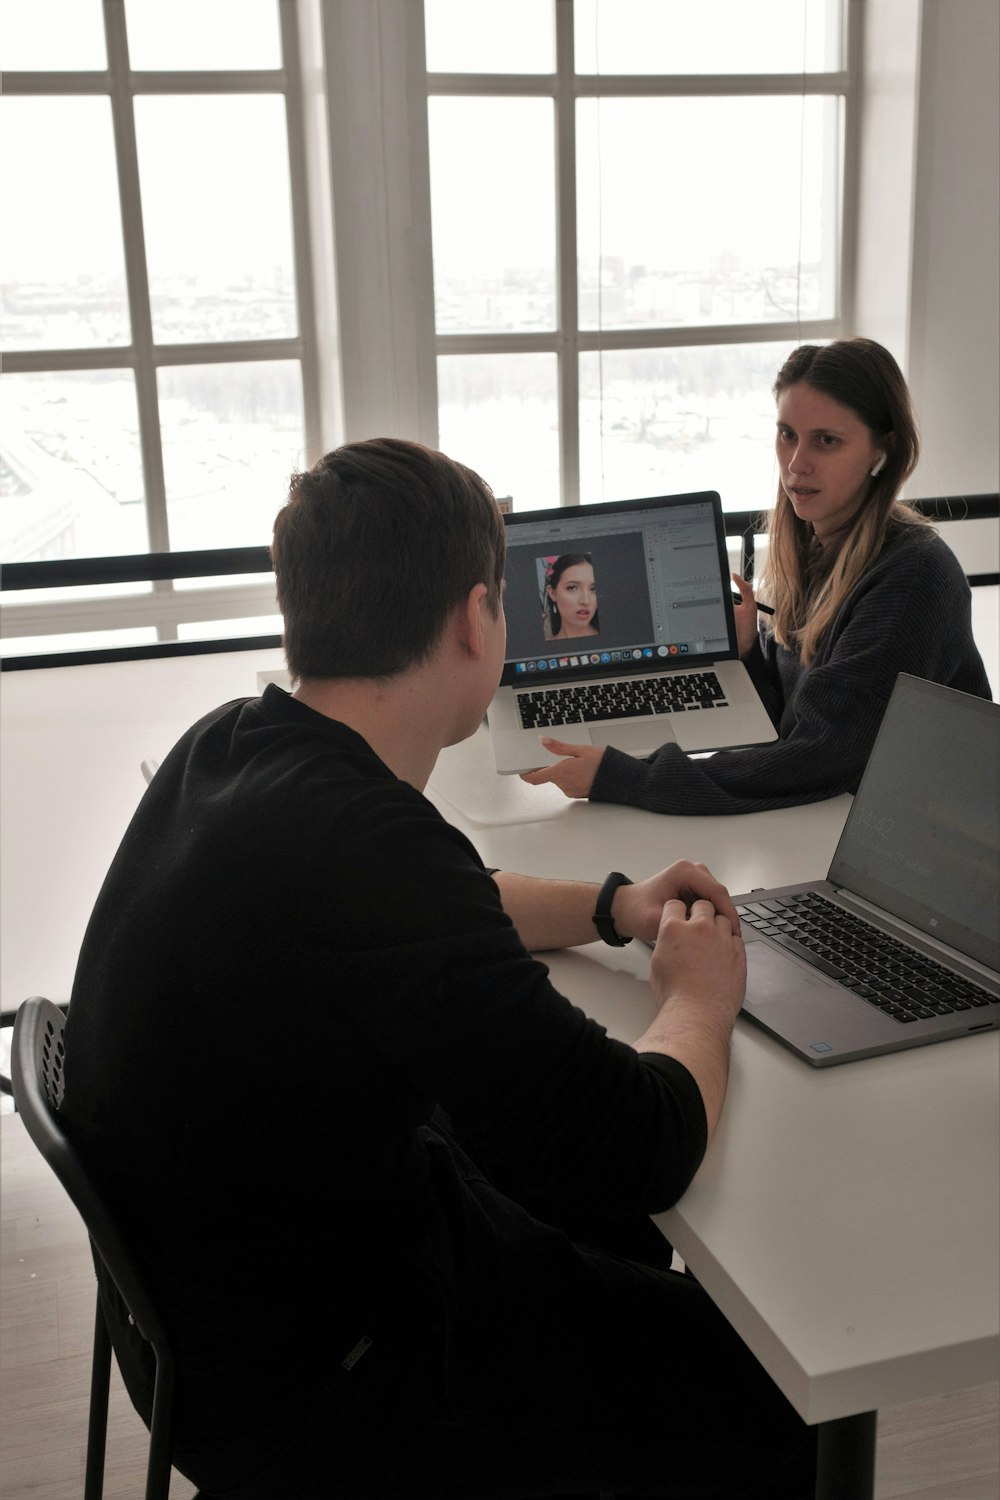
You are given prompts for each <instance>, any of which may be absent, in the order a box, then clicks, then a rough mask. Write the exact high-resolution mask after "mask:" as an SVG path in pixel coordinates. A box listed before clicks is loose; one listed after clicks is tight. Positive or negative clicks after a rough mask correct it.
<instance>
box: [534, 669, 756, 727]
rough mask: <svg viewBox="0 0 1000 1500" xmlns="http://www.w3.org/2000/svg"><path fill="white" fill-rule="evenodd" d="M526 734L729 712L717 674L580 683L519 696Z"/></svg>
mask: <svg viewBox="0 0 1000 1500" xmlns="http://www.w3.org/2000/svg"><path fill="white" fill-rule="evenodd" d="M516 697H517V704H518V708H519V709H520V713H521V726H522V728H524V729H553V728H555V727H556V726H557V725H559V724H589V723H593V722H595V721H598V720H603V719H638V718H645V717H647V716H648V715H649V714H679V713H690V712H691V711H692V710H694V709H703V708H725V707H726V706H727V705H726V698H725V694H724V693H723V691H722V684H721V683H720V682H719V679H718V677H717V676H716V675H715V673H714V672H710V671H700V672H670V673H668V674H667V675H665V676H651V677H634V678H630V679H628V680H626V681H624V682H592V683H586V682H584V683H580V684H579V685H578V686H574V687H564V688H545V689H542V690H540V691H539V692H535V693H517V694H516Z"/></svg>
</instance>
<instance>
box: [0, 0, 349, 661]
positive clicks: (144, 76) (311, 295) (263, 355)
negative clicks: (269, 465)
mask: <svg viewBox="0 0 1000 1500" xmlns="http://www.w3.org/2000/svg"><path fill="white" fill-rule="evenodd" d="M277 4H278V14H279V22H280V36H281V52H282V66H281V67H280V68H276V69H254V70H227V71H214V70H207V69H202V70H197V71H190V72H187V71H184V72H181V71H173V70H172V71H170V72H152V71H142V70H135V69H132V68H131V67H130V64H129V57H128V46H127V38H126V28H125V8H124V0H101V5H102V11H103V19H104V29H105V39H106V45H107V58H108V66H107V67H106V68H105V69H103V70H100V71H86V72H74V71H62V70H59V71H54V72H9V73H6V74H5V76H4V90H5V92H6V94H7V95H8V96H9V97H18V98H32V97H33V98H39V97H66V96H68V95H72V96H77V97H91V98H108V99H109V100H110V104H111V116H112V129H113V136H114V147H115V159H116V171H117V180H118V189H119V202H120V210H121V218H122V237H123V243H124V257H125V279H126V288H127V297H128V309H129V321H130V331H131V339H130V342H129V343H128V344H119V345H112V346H110V347H101V348H86V349H40V350H16V349H13V350H8V351H6V352H5V355H4V368H5V370H6V372H7V373H8V374H32V373H60V372H66V371H80V370H84V371H89V370H130V371H131V372H132V374H133V378H134V381H135V393H136V405H137V415H138V426H139V438H140V449H141V456H142V471H143V481H144V490H145V513H146V525H147V532H148V537H149V550H150V551H151V552H167V551H169V550H170V547H169V526H168V519H167V495H166V485H165V480H164V469H163V446H162V441H161V434H160V415H159V404H158V397H157V378H156V377H157V371H158V370H160V369H165V368H168V367H170V366H172V365H206V364H222V363H225V364H231V363H248V362H251V361H260V360H286V361H291V362H293V363H295V364H297V365H298V366H299V369H300V372H301V383H302V392H303V419H304V441H305V450H306V452H307V454H309V455H310V456H311V457H310V461H312V459H314V458H316V457H318V456H319V455H320V453H322V451H323V443H324V429H326V430H327V431H329V430H331V429H335V428H336V426H337V423H338V421H339V413H337V412H336V411H335V401H336V394H337V393H336V388H335V387H333V388H331V382H330V379H329V376H328V375H324V378H322V379H321V376H320V351H319V343H318V337H317V328H318V327H320V326H322V320H321V317H320V311H319V309H318V306H317V299H316V296H315V291H314V276H313V264H312V256H313V249H312V235H311V232H310V231H311V220H310V205H309V201H308V198H307V181H308V180H309V177H310V153H309V151H308V150H307V139H306V129H305V110H304V95H303V87H302V78H303V67H302V58H301V49H300V32H299V14H298V11H299V4H298V0H277ZM170 94H173V95H177V94H202V95H210V94H222V95H236V94H276V95H279V96H281V97H283V99H284V101H285V113H286V122H287V131H288V154H289V182H290V191H291V215H292V231H293V233H292V242H293V255H294V280H295V292H296V306H297V316H298V326H299V332H298V334H297V335H295V336H293V337H288V338H264V339H253V340H245V339H244V340H229V341H225V342H211V343H193V342H189V343H156V342H155V340H154V337H153V327H152V315H151V308H150V296H149V280H148V274H147V266H146V250H145V235H144V230H143V219H142V206H141V197H140V190H139V164H138V155H137V149H136V128H135V107H134V100H135V98H136V97H142V96H164V95H170ZM320 201H322V200H321V198H320ZM334 368H335V365H334ZM331 412H333V413H334V414H333V415H332V416H331ZM279 502H280V497H277V499H276V504H275V509H277V504H278V503H279ZM268 540H269V538H267V537H261V538H260V541H261V543H262V544H263V543H266V542H267V541H268ZM275 610H276V605H275V601H274V590H273V586H271V585H269V584H266V583H265V584H260V585H250V586H244V587H242V588H240V589H234V588H229V589H211V588H207V589H204V590H199V591H197V592H195V591H191V590H186V591H185V590H175V589H174V586H173V580H172V579H157V580H156V581H155V582H154V583H153V599H152V600H151V598H150V594H149V592H148V591H146V592H144V593H143V594H136V595H117V596H114V597H110V598H105V599H93V600H72V601H59V600H55V601H49V602H47V601H46V600H45V599H44V596H43V597H42V598H41V600H40V602H39V603H37V604H35V603H25V604H21V603H18V604H8V605H5V606H4V607H3V634H4V635H5V636H21V637H24V636H35V635H58V634H61V633H62V632H64V631H65V632H72V631H79V630H85V631H103V630H113V629H121V628H127V627H128V626H138V625H143V626H149V625H150V624H155V626H156V632H157V638H158V640H160V641H168V640H174V639H176V638H177V626H178V624H179V623H182V622H184V621H190V620H206V619H212V618H215V619H223V618H240V617H243V616H255V615H265V614H271V613H274V612H275Z"/></svg>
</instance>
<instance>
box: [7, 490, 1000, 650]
mask: <svg viewBox="0 0 1000 1500" xmlns="http://www.w3.org/2000/svg"><path fill="white" fill-rule="evenodd" d="M912 503H913V505H914V506H915V507H916V509H917V510H919V511H921V512H922V513H923V514H924V515H926V516H928V517H930V518H931V519H932V520H934V521H939V522H950V521H980V520H996V519H997V518H998V517H1000V495H946V496H937V497H934V498H931V499H921V500H914V501H913V502H912ZM723 519H724V522H725V527H726V534H727V536H729V537H740V538H741V539H742V546H741V571H742V572H743V574H744V576H745V577H747V578H750V577H752V576H753V563H754V548H755V540H756V538H757V537H758V536H760V535H762V533H763V531H764V529H765V526H766V512H765V511H754V510H730V511H726V512H724V516H723ZM271 571H272V569H271V555H270V552H269V550H268V548H267V547H220V548H212V549H209V550H206V551H200V552H140V553H132V554H129V555H127V556H123V557H74V558H54V559H51V560H47V561H44V562H21V563H9V564H7V565H6V566H5V567H4V569H3V571H2V573H0V590H3V591H4V592H8V591H9V592H13V591H14V590H26V589H50V588H68V587H81V586H82V587H87V586H93V587H99V586H101V585H105V584H122V583H149V582H153V583H156V582H162V581H168V580H173V579H177V578H225V577H232V576H236V575H239V574H249V573H260V574H269V573H270V572H271ZM967 576H968V579H969V583H970V584H971V585H972V586H973V587H974V588H976V587H980V586H984V585H989V584H997V583H1000V573H995V572H990V573H969V574H968V575H967ZM280 644H281V637H280V635H278V634H274V635H252V636H250V635H247V636H225V637H216V638H213V639H206V640H197V641H157V642H150V643H149V644H146V645H127V646H126V645H123V646H106V647H86V646H84V647H82V648H81V649H80V650H78V651H52V652H46V653H36V654H28V655H24V656H6V657H4V658H3V659H2V660H0V668H2V670H4V671H17V670H23V669H25V668H39V667H64V666H73V665H84V664H87V663H91V662H111V661H137V660H142V659H144V658H146V657H149V658H155V657H165V656H200V655H204V654H207V653H211V652H219V651H259V650H264V649H267V648H270V647H275V646H279V645H280Z"/></svg>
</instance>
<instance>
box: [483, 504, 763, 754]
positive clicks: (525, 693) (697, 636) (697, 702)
mask: <svg viewBox="0 0 1000 1500" xmlns="http://www.w3.org/2000/svg"><path fill="white" fill-rule="evenodd" d="M504 521H505V525H506V528H507V572H506V592H505V594H504V608H505V611H506V615H507V660H506V662H505V664H504V669H503V675H502V677H501V679H500V687H499V689H498V691H497V694H496V697H495V698H494V700H493V702H492V704H491V705H490V708H489V712H488V715H487V718H488V722H489V728H490V734H491V737H492V741H493V753H494V757H495V760H496V768H497V770H498V771H500V772H501V773H503V774H511V773H514V772H518V771H529V770H533V769H534V768H535V767H537V766H543V765H549V764H550V763H551V762H552V761H553V759H555V758H556V757H554V756H552V755H550V754H548V753H547V752H546V751H545V750H544V749H543V748H542V746H541V743H540V737H541V735H543V734H550V735H554V736H555V737H556V738H557V739H561V740H568V741H571V742H573V743H575V744H594V745H614V746H615V747H616V748H617V749H619V750H624V751H626V752H628V753H630V754H634V755H648V754H650V753H651V752H652V751H654V750H657V749H658V748H659V747H660V746H661V745H663V744H666V743H667V742H668V741H671V740H672V741H676V743H677V744H678V745H679V746H680V748H681V749H682V750H685V751H688V752H692V751H703V750H723V749H733V748H736V747H737V746H741V745H758V744H765V743H767V742H768V741H771V740H774V739H776V738H777V735H776V731H775V729H774V725H773V724H772V723H771V720H770V718H769V717H768V714H767V711H766V709H765V708H764V705H763V703H762V702H761V700H760V698H759V696H758V694H757V691H756V689H755V688H754V686H753V683H752V682H751V680H750V677H749V675H748V673H747V671H746V668H745V667H744V666H743V664H742V662H741V661H740V659H739V650H738V647H737V644H736V625H735V620H734V617H733V604H732V588H731V584H730V579H729V558H728V554H727V551H726V536H725V528H724V525H723V519H722V503H721V501H720V499H719V496H718V495H717V494H716V493H715V492H714V491H711V490H706V491H703V492H700V493H697V494H690V495H666V496H660V497H657V498H654V499H645V500H620V501H613V502H608V503H604V504H600V505H580V506H572V507H564V508H561V509H552V510H542V511H529V512H524V513H521V512H515V513H514V514H512V515H507V516H505V517H504Z"/></svg>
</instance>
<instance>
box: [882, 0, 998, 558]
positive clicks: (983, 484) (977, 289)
mask: <svg viewBox="0 0 1000 1500" xmlns="http://www.w3.org/2000/svg"><path fill="white" fill-rule="evenodd" d="M998 100H1000V5H998V4H997V0H869V4H868V5H867V6H866V8H865V37H864V102H863V108H864V117H863V147H862V153H861V198H860V208H859V256H858V284H857V295H856V302H855V326H856V329H857V331H858V332H859V333H866V334H869V335H870V336H871V337H873V338H877V339H880V340H881V341H882V342H883V343H885V344H886V345H887V346H888V347H889V348H891V349H892V350H893V352H894V353H895V354H896V355H897V357H898V358H899V359H900V362H901V364H902V365H903V367H904V369H905V371H906V374H907V378H908V380H909V383H910V388H911V390H912V392H913V396H914V401H915V403H916V407H917V412H918V415H919V418H920V425H921V430H922V434H923V456H922V458H921V462H920V468H919V470H918V473H917V476H916V479H915V481H914V483H913V484H912V485H911V492H912V493H913V494H916V495H960V494H963V493H964V494H987V493H994V494H995V493H996V491H997V490H998V488H1000V420H998V412H1000V206H998V180H1000V103H998ZM994 541H995V528H994ZM993 567H994V568H995V567H996V563H995V562H994V564H993Z"/></svg>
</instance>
